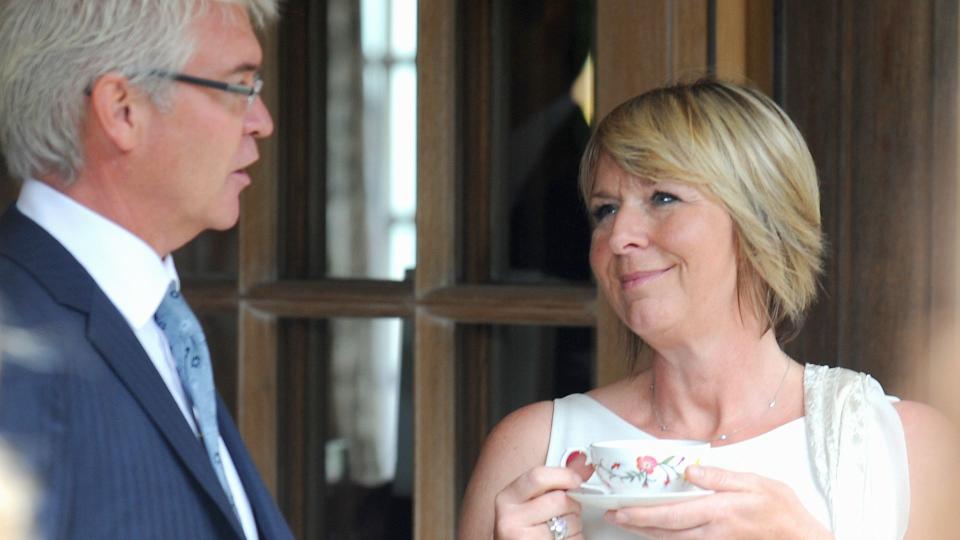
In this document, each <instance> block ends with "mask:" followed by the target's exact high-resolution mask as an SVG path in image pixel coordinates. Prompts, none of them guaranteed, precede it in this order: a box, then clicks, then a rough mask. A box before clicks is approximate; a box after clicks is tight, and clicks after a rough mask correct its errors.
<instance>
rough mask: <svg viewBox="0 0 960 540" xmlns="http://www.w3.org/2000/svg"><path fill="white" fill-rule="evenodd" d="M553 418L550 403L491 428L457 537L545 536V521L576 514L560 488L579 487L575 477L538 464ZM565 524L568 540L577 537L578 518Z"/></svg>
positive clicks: (470, 539) (542, 458)
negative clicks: (568, 532)
mask: <svg viewBox="0 0 960 540" xmlns="http://www.w3.org/2000/svg"><path fill="white" fill-rule="evenodd" d="M552 420H553V403H552V402H549V401H544V402H540V403H534V404H532V405H528V406H526V407H524V408H522V409H519V410H517V411H516V412H514V413H512V414H510V415H509V416H507V417H506V418H504V419H503V420H502V421H501V422H500V423H499V424H498V425H497V427H495V428H494V429H493V431H492V432H491V433H490V435H489V436H488V437H487V440H486V442H485V443H484V445H483V449H482V450H481V452H480V458H479V459H478V460H477V465H476V467H475V468H474V471H473V475H472V476H471V478H470V483H469V484H468V485H467V493H466V496H465V497H464V500H463V508H462V511H461V513H460V523H459V527H458V534H457V538H459V539H460V540H490V539H491V538H524V537H526V536H528V535H529V537H532V538H536V537H538V536H537V534H536V533H539V537H546V529H545V527H546V525H544V522H545V521H546V520H547V519H549V518H550V517H553V516H563V515H567V514H571V513H573V514H578V513H579V505H577V503H576V502H575V501H572V500H571V499H569V498H568V497H567V496H566V494H565V493H564V492H563V490H566V489H570V488H573V487H576V486H578V485H579V484H580V483H581V482H582V481H583V479H582V478H581V477H580V475H578V474H577V473H575V472H573V471H572V470H567V469H562V468H557V467H544V466H543V463H544V461H545V460H546V456H547V447H548V445H549V440H550V427H551V423H552ZM567 521H568V526H569V527H570V531H571V534H569V535H568V536H567V538H571V539H572V538H576V537H577V535H576V534H574V533H578V532H579V531H580V525H579V520H578V518H576V517H568V518H567ZM539 529H543V530H539Z"/></svg>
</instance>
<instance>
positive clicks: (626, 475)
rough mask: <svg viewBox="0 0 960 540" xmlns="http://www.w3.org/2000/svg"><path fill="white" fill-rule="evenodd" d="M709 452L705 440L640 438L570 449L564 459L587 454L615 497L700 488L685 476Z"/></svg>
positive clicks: (565, 462) (596, 473)
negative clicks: (688, 468)
mask: <svg viewBox="0 0 960 540" xmlns="http://www.w3.org/2000/svg"><path fill="white" fill-rule="evenodd" d="M709 449H710V443H709V442H705V441H691V440H676V439H646V440H643V439H640V440H622V441H600V442H595V443H593V444H591V445H590V447H589V449H588V450H584V449H582V448H570V449H568V450H567V451H566V452H565V453H564V455H563V458H562V460H561V463H563V464H567V463H568V462H569V460H571V459H573V458H574V457H575V456H576V454H577V453H582V454H584V455H588V456H589V459H588V461H587V463H588V464H590V465H593V466H594V475H595V476H597V477H599V478H600V481H601V482H603V485H604V486H606V488H607V489H606V491H609V492H610V493H616V494H629V495H636V494H648V493H667V492H675V491H685V490H690V489H697V488H696V486H694V485H693V484H691V483H689V482H687V480H686V478H685V476H684V473H685V472H686V470H687V467H688V466H689V465H697V464H699V463H700V460H701V459H702V458H703V456H704V455H705V454H706V453H707V451H708V450H709Z"/></svg>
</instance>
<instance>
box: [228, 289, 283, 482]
mask: <svg viewBox="0 0 960 540" xmlns="http://www.w3.org/2000/svg"><path fill="white" fill-rule="evenodd" d="M239 324H240V363H239V370H238V371H239V381H238V384H237V388H238V390H237V394H238V395H237V401H238V402H239V407H238V408H239V413H238V418H237V425H239V427H240V434H241V435H242V436H243V440H244V441H245V442H246V443H247V448H248V449H249V450H250V456H251V457H252V458H253V462H254V463H255V464H256V465H257V469H258V470H259V471H260V475H261V476H262V477H263V481H264V483H266V485H267V487H268V488H269V489H270V492H271V493H272V494H273V495H274V497H276V496H277V365H276V357H277V321H276V318H274V317H271V316H269V315H264V314H263V313H260V312H257V311H255V310H253V309H250V308H249V307H247V306H245V305H241V306H240V321H239Z"/></svg>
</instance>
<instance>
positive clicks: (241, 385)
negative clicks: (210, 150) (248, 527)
mask: <svg viewBox="0 0 960 540" xmlns="http://www.w3.org/2000/svg"><path fill="white" fill-rule="evenodd" d="M262 42H263V50H264V58H265V59H267V60H266V61H265V62H264V67H263V77H264V80H265V81H266V84H264V93H263V99H264V102H265V103H266V104H267V107H268V108H269V109H271V111H276V110H277V102H278V92H277V90H278V88H279V86H280V83H279V82H280V78H279V74H278V71H277V66H276V62H275V61H271V60H273V59H275V58H277V29H276V27H271V29H269V30H268V31H267V32H266V33H265V34H264V35H263V38H262ZM274 125H275V131H276V132H279V131H282V130H283V124H282V122H280V119H279V118H278V117H277V116H276V115H275V114H274ZM259 148H260V155H261V158H260V161H259V162H258V164H257V165H256V166H255V167H254V168H253V170H252V171H251V177H252V178H253V183H252V184H251V185H250V187H248V188H247V189H246V190H245V191H244V194H243V197H242V199H241V217H240V223H239V243H240V246H239V250H238V252H239V261H238V264H239V268H238V281H237V287H238V289H239V293H240V294H241V295H242V294H243V293H244V292H246V291H247V290H248V289H249V288H250V287H252V286H253V285H254V284H256V283H260V282H262V281H268V280H272V279H274V278H275V277H276V231H277V227H276V224H277V204H276V200H277V199H276V188H277V163H278V159H277V156H278V143H277V139H276V137H271V138H268V139H265V140H261V141H260V142H259ZM238 321H239V322H238V324H239V335H240V337H239V345H238V350H239V352H238V360H237V361H238V365H237V374H238V381H237V408H238V412H237V416H238V418H237V424H238V425H239V427H240V433H241V435H242V436H243V438H244V441H245V442H246V443H247V447H248V448H249V449H250V454H251V456H252V458H253V461H254V463H256V465H257V468H258V470H259V471H260V474H261V475H262V476H263V479H264V482H265V483H266V485H267V487H268V488H270V491H271V492H272V493H273V495H274V497H276V495H277V376H276V360H277V337H276V331H277V329H276V320H275V319H274V318H273V317H270V316H267V315H264V314H260V313H256V312H254V311H252V310H251V309H250V308H249V307H248V306H244V305H242V304H241V305H240V312H239V315H238Z"/></svg>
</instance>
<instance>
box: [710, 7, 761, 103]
mask: <svg viewBox="0 0 960 540" xmlns="http://www.w3.org/2000/svg"><path fill="white" fill-rule="evenodd" d="M716 10H717V11H716V14H717V15H716V28H715V35H716V43H715V46H716V49H715V50H716V55H717V57H716V62H717V65H716V74H717V76H719V77H721V78H725V79H730V80H733V81H742V80H744V79H746V80H748V81H750V82H752V83H753V84H755V85H756V86H757V87H758V88H760V89H761V90H763V91H764V92H766V93H767V95H771V96H772V95H773V26H774V25H773V2H772V1H771V0H716Z"/></svg>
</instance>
